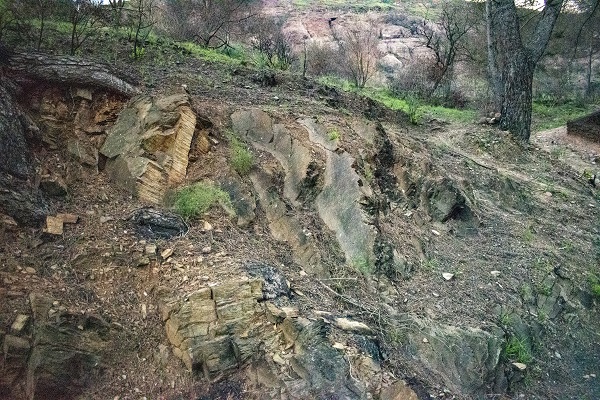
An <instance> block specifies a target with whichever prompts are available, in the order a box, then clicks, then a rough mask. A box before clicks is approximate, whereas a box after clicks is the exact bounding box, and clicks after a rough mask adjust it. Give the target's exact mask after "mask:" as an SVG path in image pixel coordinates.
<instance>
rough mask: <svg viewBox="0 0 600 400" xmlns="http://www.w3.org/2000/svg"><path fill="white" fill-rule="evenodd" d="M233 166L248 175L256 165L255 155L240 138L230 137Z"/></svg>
mask: <svg viewBox="0 0 600 400" xmlns="http://www.w3.org/2000/svg"><path fill="white" fill-rule="evenodd" d="M229 145H230V159H229V162H230V163H231V167H232V168H233V169H234V170H235V171H236V172H237V173H238V174H240V175H242V176H244V175H247V174H248V173H249V172H250V170H251V169H252V167H253V166H254V162H255V160H254V155H253V154H252V152H251V151H250V150H248V148H247V147H246V146H245V145H244V143H243V142H241V141H240V140H239V139H238V138H236V137H235V136H233V135H230V137H229Z"/></svg>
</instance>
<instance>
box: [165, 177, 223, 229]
mask: <svg viewBox="0 0 600 400" xmlns="http://www.w3.org/2000/svg"><path fill="white" fill-rule="evenodd" d="M217 204H219V205H221V206H223V207H226V208H227V207H231V199H230V198H229V195H228V194H227V193H226V192H224V191H222V190H221V189H219V188H218V187H216V186H215V185H214V184H212V183H209V182H198V183H195V184H193V185H191V186H188V187H185V188H183V189H181V190H179V191H178V192H177V193H175V200H174V202H173V209H174V210H175V212H177V214H179V215H181V216H182V217H183V218H184V219H186V220H189V219H192V218H195V217H198V216H199V215H201V214H204V213H205V212H207V211H208V210H209V209H210V208H211V207H213V206H214V205H217Z"/></svg>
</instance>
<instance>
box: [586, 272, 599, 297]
mask: <svg viewBox="0 0 600 400" xmlns="http://www.w3.org/2000/svg"><path fill="white" fill-rule="evenodd" d="M588 280H589V282H590V291H591V292H592V295H593V296H594V297H595V298H596V299H597V300H600V277H598V276H597V275H594V274H590V276H589V279H588Z"/></svg>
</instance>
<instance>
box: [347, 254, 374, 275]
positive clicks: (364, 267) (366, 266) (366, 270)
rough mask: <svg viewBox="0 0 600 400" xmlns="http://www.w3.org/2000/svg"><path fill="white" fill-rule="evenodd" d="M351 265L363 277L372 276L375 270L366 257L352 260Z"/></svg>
mask: <svg viewBox="0 0 600 400" xmlns="http://www.w3.org/2000/svg"><path fill="white" fill-rule="evenodd" d="M350 265H351V266H352V267H353V268H355V269H356V270H357V271H359V272H360V273H361V274H363V275H371V274H372V273H373V270H374V268H373V263H372V262H371V260H369V259H368V258H367V257H364V256H363V257H356V258H354V259H352V261H351V262H350Z"/></svg>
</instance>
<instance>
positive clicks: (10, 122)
mask: <svg viewBox="0 0 600 400" xmlns="http://www.w3.org/2000/svg"><path fill="white" fill-rule="evenodd" d="M15 104H16V102H15V101H14V99H13V97H12V96H11V95H10V93H9V92H8V90H7V89H5V88H4V87H3V86H1V85H0V154H1V156H0V160H1V161H0V211H1V212H3V213H5V214H7V215H10V216H11V217H13V218H14V219H15V220H16V221H17V222H18V223H20V224H23V225H34V226H35V225H39V224H40V223H41V222H42V221H43V220H44V217H45V215H46V214H47V213H48V205H47V204H46V201H45V200H44V198H43V197H42V196H41V194H40V192H39V190H38V189H37V188H35V187H33V185H32V184H31V181H32V180H33V179H32V178H33V173H34V170H33V166H32V162H31V157H30V156H29V148H28V145H27V141H26V139H25V135H26V128H25V126H24V124H23V115H22V114H21V112H20V111H19V110H18V109H17V107H16V106H15Z"/></svg>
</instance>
